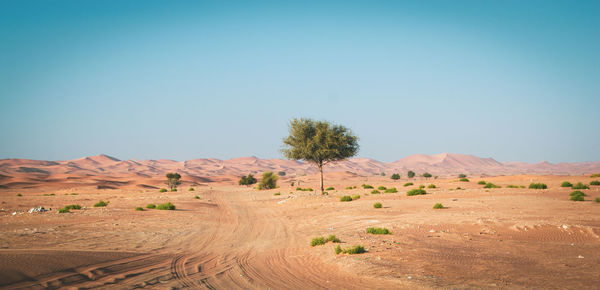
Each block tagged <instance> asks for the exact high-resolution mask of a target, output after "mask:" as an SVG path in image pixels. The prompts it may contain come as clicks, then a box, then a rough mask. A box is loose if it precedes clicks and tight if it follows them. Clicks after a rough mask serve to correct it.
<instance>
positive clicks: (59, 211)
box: [58, 208, 70, 213]
mask: <svg viewBox="0 0 600 290" xmlns="http://www.w3.org/2000/svg"><path fill="white" fill-rule="evenodd" d="M58 213H70V211H69V209H68V208H61V209H59V210H58Z"/></svg>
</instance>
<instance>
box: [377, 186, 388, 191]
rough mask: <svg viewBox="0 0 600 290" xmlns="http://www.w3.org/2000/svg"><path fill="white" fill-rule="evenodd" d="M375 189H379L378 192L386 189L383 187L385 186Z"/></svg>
mask: <svg viewBox="0 0 600 290" xmlns="http://www.w3.org/2000/svg"><path fill="white" fill-rule="evenodd" d="M377 189H379V190H386V189H387V187H385V186H383V185H382V186H380V187H378V188H377Z"/></svg>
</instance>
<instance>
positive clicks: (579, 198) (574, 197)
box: [569, 190, 585, 201]
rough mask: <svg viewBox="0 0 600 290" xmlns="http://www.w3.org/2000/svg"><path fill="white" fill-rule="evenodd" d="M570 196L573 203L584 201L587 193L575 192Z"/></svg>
mask: <svg viewBox="0 0 600 290" xmlns="http://www.w3.org/2000/svg"><path fill="white" fill-rule="evenodd" d="M569 195H570V196H571V200H572V201H584V198H583V197H584V196H585V193H583V192H581V191H579V190H576V191H573V192H571V193H570V194H569Z"/></svg>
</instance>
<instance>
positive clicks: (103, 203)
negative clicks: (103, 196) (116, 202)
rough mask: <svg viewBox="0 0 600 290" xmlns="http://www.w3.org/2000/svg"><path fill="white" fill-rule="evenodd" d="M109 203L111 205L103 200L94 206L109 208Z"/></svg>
mask: <svg viewBox="0 0 600 290" xmlns="http://www.w3.org/2000/svg"><path fill="white" fill-rule="evenodd" d="M108 203H109V201H106V202H105V201H103V200H100V201H99V202H97V203H95V204H94V207H104V206H107V205H108Z"/></svg>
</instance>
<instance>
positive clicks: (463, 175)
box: [458, 173, 467, 178]
mask: <svg viewBox="0 0 600 290" xmlns="http://www.w3.org/2000/svg"><path fill="white" fill-rule="evenodd" d="M466 177H467V175H466V174H464V173H461V174H459V175H458V178H466Z"/></svg>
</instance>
